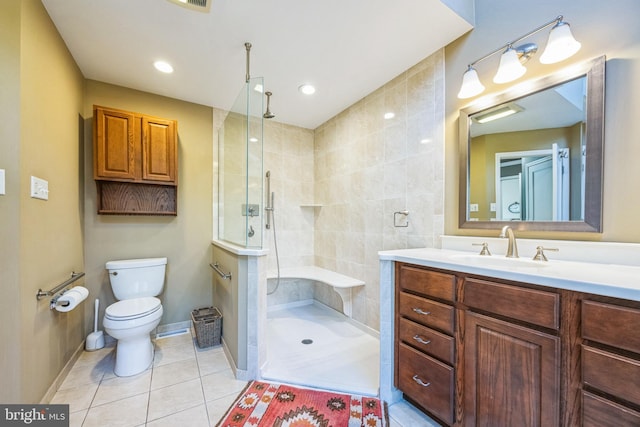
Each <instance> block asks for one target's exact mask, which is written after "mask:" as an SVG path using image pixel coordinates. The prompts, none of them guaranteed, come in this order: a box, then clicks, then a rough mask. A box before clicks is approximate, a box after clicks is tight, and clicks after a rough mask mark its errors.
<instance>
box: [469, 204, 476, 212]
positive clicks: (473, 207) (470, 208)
mask: <svg viewBox="0 0 640 427" xmlns="http://www.w3.org/2000/svg"><path fill="white" fill-rule="evenodd" d="M469 212H478V204H477V203H471V204H470V205H469Z"/></svg>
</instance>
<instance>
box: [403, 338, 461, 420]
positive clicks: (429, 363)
mask: <svg viewBox="0 0 640 427" xmlns="http://www.w3.org/2000/svg"><path fill="white" fill-rule="evenodd" d="M453 384H454V370H453V368H452V367H450V366H447V365H445V364H444V363H441V362H438V361H437V360H435V359H432V358H430V357H429V356H425V355H424V354H422V353H420V352H419V351H418V350H415V349H413V348H411V347H409V346H407V345H406V344H400V346H399V350H398V384H397V385H398V388H399V389H400V390H402V392H403V393H404V394H406V395H407V396H408V397H409V398H411V399H412V400H414V401H415V402H416V403H417V404H419V405H420V406H422V407H423V408H425V409H426V410H427V411H429V412H431V413H432V414H433V415H435V416H436V417H438V418H440V419H442V421H445V422H446V423H448V424H451V423H452V422H453V403H454V399H453V398H454V393H453V390H454V388H453Z"/></svg>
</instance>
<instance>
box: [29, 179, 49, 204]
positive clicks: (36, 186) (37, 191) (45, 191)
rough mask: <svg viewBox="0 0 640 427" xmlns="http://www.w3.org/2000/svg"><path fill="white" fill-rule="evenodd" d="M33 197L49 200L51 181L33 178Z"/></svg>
mask: <svg viewBox="0 0 640 427" xmlns="http://www.w3.org/2000/svg"><path fill="white" fill-rule="evenodd" d="M31 197H33V198H34V199H41V200H49V181H46V180H44V179H42V178H37V177H35V176H32V177H31Z"/></svg>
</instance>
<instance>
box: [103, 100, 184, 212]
mask: <svg viewBox="0 0 640 427" xmlns="http://www.w3.org/2000/svg"><path fill="white" fill-rule="evenodd" d="M93 112H94V114H93V120H94V138H93V140H94V179H95V180H96V185H97V189H98V213H103V214H105V213H106V214H109V213H110V214H145V215H175V214H176V204H177V201H176V198H177V184H178V183H177V180H178V143H177V141H178V137H177V127H178V124H177V122H176V121H175V120H169V119H162V118H158V117H151V116H146V115H143V114H139V113H133V112H128V111H123V110H118V109H113V108H105V107H99V106H94V110H93Z"/></svg>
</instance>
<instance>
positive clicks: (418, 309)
mask: <svg viewBox="0 0 640 427" xmlns="http://www.w3.org/2000/svg"><path fill="white" fill-rule="evenodd" d="M413 311H415V312H416V313H418V314H424V315H425V316H428V315H429V314H431V312H430V311H424V310H422V309H421V308H414V309H413Z"/></svg>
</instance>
